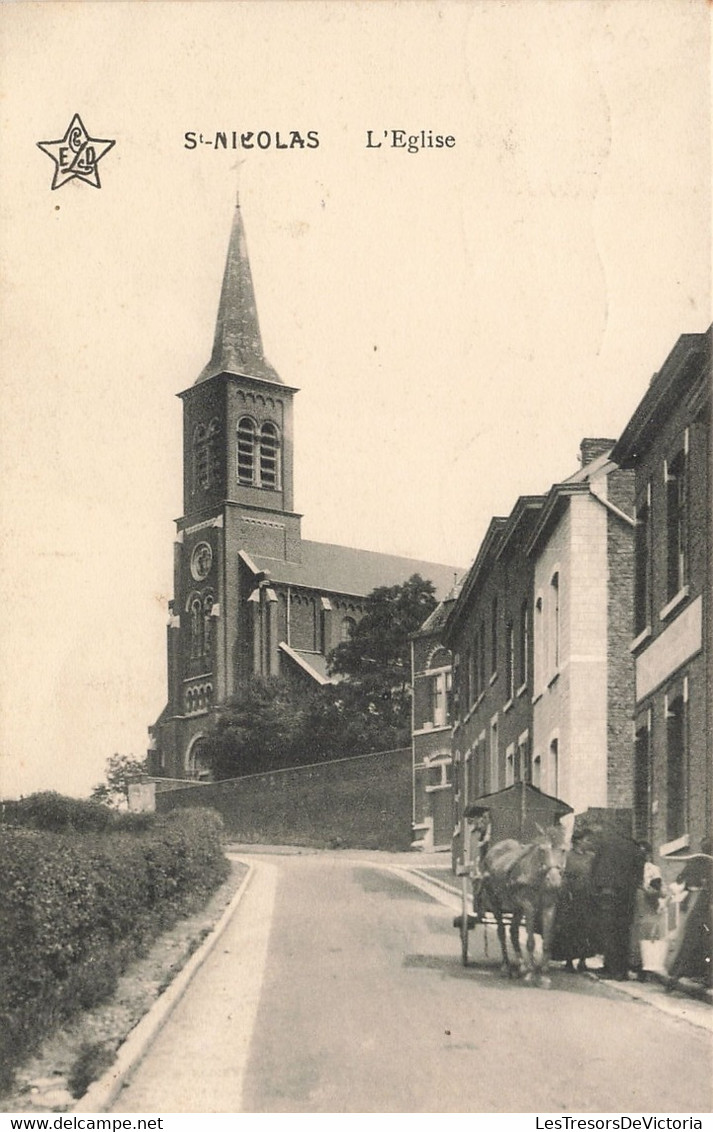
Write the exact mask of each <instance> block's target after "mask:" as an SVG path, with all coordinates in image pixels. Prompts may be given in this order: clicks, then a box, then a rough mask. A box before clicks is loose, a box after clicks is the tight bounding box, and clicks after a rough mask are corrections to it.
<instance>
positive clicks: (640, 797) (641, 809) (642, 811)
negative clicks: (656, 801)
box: [634, 713, 651, 841]
mask: <svg viewBox="0 0 713 1132" xmlns="http://www.w3.org/2000/svg"><path fill="white" fill-rule="evenodd" d="M650 799H651V720H650V713H649V714H648V715H647V717H646V718H645V719H644V721H643V723H640V725H639V726H638V727H637V729H636V736H635V739H634V836H635V837H637V838H641V839H642V840H644V841H646V840H648V838H649V832H650V831H649V813H650V808H651V802H650Z"/></svg>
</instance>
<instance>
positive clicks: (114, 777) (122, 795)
mask: <svg viewBox="0 0 713 1132" xmlns="http://www.w3.org/2000/svg"><path fill="white" fill-rule="evenodd" d="M147 773H148V767H147V763H146V759H143V760H142V759H135V758H134V757H133V755H112V756H111V758H109V759H107V760H106V782H100V783H99V784H98V785H97V786H95V787H94V789H93V790H92V792H91V794H90V797H91V798H92V799H93V800H94V801H96V802H104V803H106V805H108V806H113V807H114V808H115V809H117V810H122V809H126V807H127V806H128V804H129V783H130V782H141V780H142V779H143V778H144V777H145V776H146V774H147Z"/></svg>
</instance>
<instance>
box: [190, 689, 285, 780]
mask: <svg viewBox="0 0 713 1132" xmlns="http://www.w3.org/2000/svg"><path fill="white" fill-rule="evenodd" d="M301 714H302V706H301V704H300V702H299V699H298V696H297V693H296V690H295V689H294V688H293V687H292V686H291V685H290V684H289V683H288V681H286V680H281V679H279V678H277V677H270V678H266V677H261V676H255V677H253V678H252V679H251V680H248V681H246V682H245V683H244V684H243V685H242V686H241V687H240V688H239V690H238V692H237V693H236V695H235V696H233V697H232V698H231V699H230V700H228V702H227V703H226V704H225V706H224V707H222V708H221V709H220V711H219V713H218V715H217V718H216V721H215V723H214V724H213V726H212V727H211V729H210V731H209V733H208V735H207V736H206V738H205V745H204V747H203V750H202V754H201V757H202V758H204V759H205V761H206V762H207V763H208V765H209V766H210V768H211V770H212V772H213V777H214V778H215V779H217V780H220V779H224V778H237V777H240V776H241V775H243V774H255V773H257V772H259V771H262V770H273V769H276V768H278V767H284V766H289V765H290V762H291V761H292V758H293V754H294V750H295V747H296V745H297V740H298V736H299V733H300V725H301Z"/></svg>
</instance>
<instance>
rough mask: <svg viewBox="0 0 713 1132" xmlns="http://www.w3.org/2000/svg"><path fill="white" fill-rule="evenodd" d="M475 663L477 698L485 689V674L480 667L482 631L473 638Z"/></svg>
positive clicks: (474, 687)
mask: <svg viewBox="0 0 713 1132" xmlns="http://www.w3.org/2000/svg"><path fill="white" fill-rule="evenodd" d="M473 664H474V680H475V683H474V686H473V693H474V698H475V699H476V700H477V699H478V696H479V695H480V693H481V692H482V690H483V674H482V672H481V669H480V633H478V632H476V634H475V637H474V639H473Z"/></svg>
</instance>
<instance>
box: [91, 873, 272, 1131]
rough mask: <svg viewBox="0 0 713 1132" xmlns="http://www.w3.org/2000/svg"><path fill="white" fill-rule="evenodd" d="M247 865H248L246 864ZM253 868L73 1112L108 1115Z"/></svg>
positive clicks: (223, 924) (224, 924) (229, 916)
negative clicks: (109, 1066) (110, 1064)
mask: <svg viewBox="0 0 713 1132" xmlns="http://www.w3.org/2000/svg"><path fill="white" fill-rule="evenodd" d="M243 863H246V864H247V862H243ZM254 871H255V869H254V866H253V865H250V864H248V871H247V873H246V874H245V876H244V877H243V880H242V882H241V884H240V887H239V888H238V890H237V892H236V893H235V895H234V896H233V898H232V900H231V901H230V903H229V904H228V906H227V907H226V909H225V911H224V912H223V914H222V916H221V917H220V919H219V920H218V921H217V922H216V924H215V926H214V927H213V929H212V930H211V932H210V934H209V935H207V936H206V938H205V939H204V940H203V943H202V944H201V946H200V947H199V948H198V950H197V951H194V952H193V955H191V957H190V958H189V960H188V962H187V963H186V964H185V966H184V967H182V968H181V970H180V971H179V973H178V974H177V975H176V977H175V979H173V981H172V982H171V983H170V984H169V985H168V987H167V988H166V990H165V991H164V992H163V994H161V995H159V997H158V998H157V999H156V1001H155V1002H154V1004H153V1006H151V1008H150V1009H149V1010H148V1011H147V1013H146V1014H144V1016H143V1018H141V1019H140V1020H139V1021H138V1022H137V1023H136V1025H135V1026H134V1028H133V1030H130V1031H129V1033H128V1034H127V1036H126V1038H125V1039H124V1041H123V1042H122V1044H121V1045H120V1046H119V1049H118V1051H117V1055H116V1059H115V1060H114V1062H113V1064H112V1066H111V1068H110V1069H109V1070H107V1072H106V1073H105V1074H104V1076H103V1077H100V1078H99V1080H98V1081H94V1082H93V1083H92V1084H91V1085H90V1086H89V1088H88V1089H87V1091H86V1093H85V1094H84V1096H83V1097H80V1099H79V1100H78V1101H77V1103H76V1105H74V1107H73V1108H71V1109H70V1110H69V1111H70V1112H107V1111H108V1109H109V1106H110V1105H111V1103H112V1102H113V1101H114V1100H115V1099H116V1097H117V1095H118V1094H119V1092H120V1091H121V1089H122V1088H123V1086H124V1084H125V1083H126V1081H127V1080H128V1079H129V1077H130V1076H131V1074H132V1073H133V1072H134V1071H135V1070H136V1069H137V1068H138V1066H139V1065H140V1064H141V1061H142V1060H143V1058H144V1057H145V1055H146V1053H147V1052H148V1050H149V1048H150V1046H151V1044H152V1043H153V1041H154V1040H155V1038H156V1036H157V1035H158V1033H159V1031H160V1030H161V1028H162V1027H163V1026H164V1024H165V1023H166V1021H167V1020H168V1018H169V1016H170V1014H171V1013H172V1011H173V1010H174V1009H175V1007H176V1006H177V1005H178V1003H179V1002H180V1001H181V999H182V998H183V996H184V994H185V993H186V991H187V990H188V987H189V985H190V984H191V982H192V980H193V977H194V976H195V975H196V974H197V972H198V971H199V970H200V968H201V967H202V966H203V964H204V963H205V961H206V959H207V958H208V956H209V955H210V953H211V951H212V950H213V948H214V947H215V945H216V943H217V942H218V940H219V939H220V937H221V936H222V934H223V932H224V931H225V929H226V928H227V926H228V924H229V923H230V920H231V919H232V917H233V914H234V913H235V911H236V909H237V907H238V905H239V904H240V901H241V900H242V898H243V896H244V895H245V892H246V891H247V888H248V885H249V884H250V881H251V880H252V877H253V874H254Z"/></svg>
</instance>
